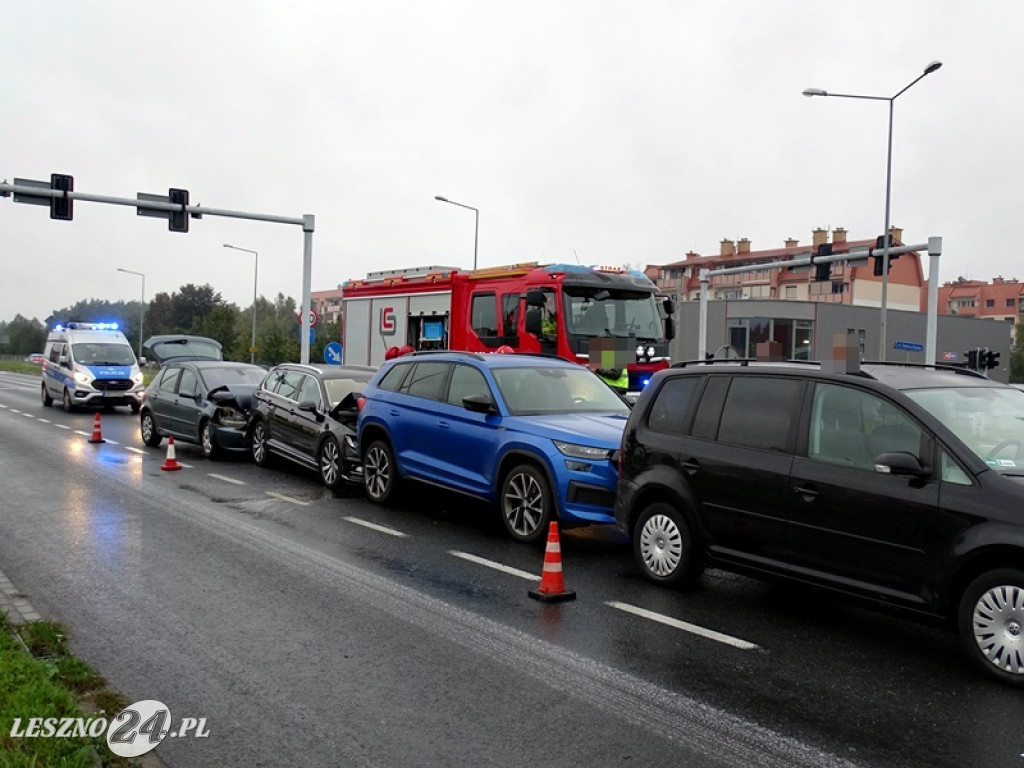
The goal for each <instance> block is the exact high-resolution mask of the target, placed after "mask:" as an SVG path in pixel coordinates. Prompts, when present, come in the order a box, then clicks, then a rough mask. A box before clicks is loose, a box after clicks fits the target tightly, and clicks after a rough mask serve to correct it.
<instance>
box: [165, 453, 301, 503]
mask: <svg viewBox="0 0 1024 768" xmlns="http://www.w3.org/2000/svg"><path fill="white" fill-rule="evenodd" d="M178 463H179V464H181V466H183V467H184V468H185V469H192V465H191V464H186V463H185V462H184V461H179V462H178ZM303 503H305V502H303Z"/></svg>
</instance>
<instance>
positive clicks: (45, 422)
mask: <svg viewBox="0 0 1024 768" xmlns="http://www.w3.org/2000/svg"><path fill="white" fill-rule="evenodd" d="M39 420H40V421H41V422H43V424H52V423H53V422H52V421H50V420H49V419H44V418H43V417H42V416H40V417H39Z"/></svg>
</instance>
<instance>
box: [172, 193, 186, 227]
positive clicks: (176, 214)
mask: <svg viewBox="0 0 1024 768" xmlns="http://www.w3.org/2000/svg"><path fill="white" fill-rule="evenodd" d="M167 198H168V200H169V201H170V202H172V203H174V204H175V205H180V206H182V208H180V209H179V210H176V211H171V215H170V218H168V220H167V228H168V229H169V230H170V231H171V232H188V213H187V212H186V211H185V206H187V205H188V190H187V189H173V188H172V189H169V190H167Z"/></svg>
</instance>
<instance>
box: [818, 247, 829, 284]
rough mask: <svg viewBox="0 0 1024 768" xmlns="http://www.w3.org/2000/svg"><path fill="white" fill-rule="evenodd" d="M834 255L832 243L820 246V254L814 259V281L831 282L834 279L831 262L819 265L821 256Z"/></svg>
mask: <svg viewBox="0 0 1024 768" xmlns="http://www.w3.org/2000/svg"><path fill="white" fill-rule="evenodd" d="M831 255H832V243H822V244H821V245H819V246H818V253H817V255H816V256H815V259H814V279H815V280H816V281H817V282H819V283H820V282H822V281H824V280H829V279H831V277H832V264H831V262H825V263H824V264H819V263H818V262H817V258H818V257H819V256H831Z"/></svg>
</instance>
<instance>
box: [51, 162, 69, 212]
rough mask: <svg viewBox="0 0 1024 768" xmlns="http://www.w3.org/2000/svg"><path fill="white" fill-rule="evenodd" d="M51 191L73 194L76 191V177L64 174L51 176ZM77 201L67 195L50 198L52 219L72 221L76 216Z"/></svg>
mask: <svg viewBox="0 0 1024 768" xmlns="http://www.w3.org/2000/svg"><path fill="white" fill-rule="evenodd" d="M50 189H57V190H60V191H61V192H73V191H74V190H75V177H74V176H68V175H67V174H64V173H51V174H50ZM74 205H75V201H74V200H72V199H71V198H70V197H68V196H67V195H62V196H61V197H51V198H50V218H51V219H59V220H61V221H71V219H72V218H74V215H75V208H74Z"/></svg>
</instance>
